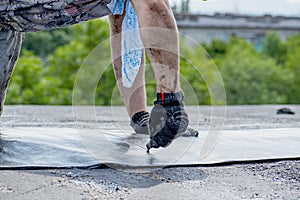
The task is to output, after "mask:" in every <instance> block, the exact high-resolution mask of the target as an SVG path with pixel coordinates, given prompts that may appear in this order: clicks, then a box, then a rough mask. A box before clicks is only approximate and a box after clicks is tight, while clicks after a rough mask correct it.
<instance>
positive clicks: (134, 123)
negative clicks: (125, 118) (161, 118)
mask: <svg viewBox="0 0 300 200" xmlns="http://www.w3.org/2000/svg"><path fill="white" fill-rule="evenodd" d="M148 125H149V113H148V112H146V111H141V112H138V113H135V114H134V115H133V116H132V118H131V122H130V126H131V127H132V128H133V130H134V131H135V132H136V133H139V134H147V135H148V134H149V132H148Z"/></svg>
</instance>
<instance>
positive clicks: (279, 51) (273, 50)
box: [262, 32, 287, 64]
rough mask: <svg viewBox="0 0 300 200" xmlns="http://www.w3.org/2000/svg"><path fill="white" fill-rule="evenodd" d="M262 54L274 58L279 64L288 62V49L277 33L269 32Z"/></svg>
mask: <svg viewBox="0 0 300 200" xmlns="http://www.w3.org/2000/svg"><path fill="white" fill-rule="evenodd" d="M262 53H263V54H264V55H266V56H269V57H271V58H274V59H275V60H276V62H277V63H278V64H283V63H284V62H285V61H286V55H287V47H286V45H285V44H284V43H283V42H282V41H281V39H280V37H279V35H278V34H277V33H275V32H269V33H268V34H267V36H266V38H265V40H264V43H263V48H262Z"/></svg>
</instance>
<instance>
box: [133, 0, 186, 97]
mask: <svg viewBox="0 0 300 200" xmlns="http://www.w3.org/2000/svg"><path fill="white" fill-rule="evenodd" d="M131 2H132V4H133V6H134V8H135V10H136V12H137V15H138V19H139V25H140V28H141V38H142V41H143V44H144V46H145V47H146V52H147V55H148V56H149V59H150V61H151V64H152V67H153V70H154V73H155V77H156V83H157V92H165V93H168V92H178V91H180V90H181V89H180V82H179V56H178V55H179V44H178V35H177V26H176V21H175V18H174V16H173V13H172V10H171V8H170V6H169V3H168V1H167V0H147V1H141V0H131ZM148 27H155V28H163V29H168V30H170V31H166V32H165V31H159V29H157V30H155V29H153V31H151V30H149V29H147V30H145V31H143V28H148ZM160 32H161V33H160ZM157 33H158V34H157ZM166 34H168V35H166ZM149 47H150V48H149ZM161 47H164V48H165V47H166V49H169V50H172V52H170V51H168V50H166V51H165V50H161V49H160V48H161Z"/></svg>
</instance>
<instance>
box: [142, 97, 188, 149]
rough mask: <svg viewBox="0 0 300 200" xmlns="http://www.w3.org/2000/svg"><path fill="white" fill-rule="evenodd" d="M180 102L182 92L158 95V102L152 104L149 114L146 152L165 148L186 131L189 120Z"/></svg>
mask: <svg viewBox="0 0 300 200" xmlns="http://www.w3.org/2000/svg"><path fill="white" fill-rule="evenodd" d="M161 95H162V96H161ZM182 100H183V93H182V92H180V93H165V94H163V93H162V94H161V93H159V94H158V100H157V101H155V102H154V107H153V109H152V111H151V114H150V120H149V133H150V142H149V143H148V144H147V148H148V150H149V149H150V148H159V147H166V146H168V145H169V144H170V143H171V142H172V141H173V140H174V139H175V138H176V137H177V136H179V135H180V134H181V133H183V132H184V131H186V129H187V127H188V124H189V120H188V115H187V113H186V112H185V109H184V105H183V102H182Z"/></svg>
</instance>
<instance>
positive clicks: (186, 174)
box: [0, 106, 300, 200]
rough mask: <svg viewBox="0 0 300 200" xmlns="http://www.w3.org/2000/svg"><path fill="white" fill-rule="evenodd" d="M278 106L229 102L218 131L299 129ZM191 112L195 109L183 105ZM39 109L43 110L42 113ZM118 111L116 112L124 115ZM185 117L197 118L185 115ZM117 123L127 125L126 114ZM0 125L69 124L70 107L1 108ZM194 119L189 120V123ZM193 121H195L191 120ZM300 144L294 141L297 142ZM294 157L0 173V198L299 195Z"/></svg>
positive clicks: (203, 125) (294, 199) (100, 111)
mask: <svg viewBox="0 0 300 200" xmlns="http://www.w3.org/2000/svg"><path fill="white" fill-rule="evenodd" d="M281 107H283V106H250V107H248V106H232V107H231V106H230V107H228V110H227V119H226V121H225V126H224V129H227V130H228V129H258V128H297V127H298V128H299V127H300V119H299V113H300V107H299V106H291V109H292V110H293V111H295V112H296V115H282V116H279V115H276V111H277V109H278V108H281ZM188 110H189V111H190V112H191V111H193V110H195V109H194V108H193V107H189V108H188ZM200 110H201V112H200V115H199V116H200V117H199V123H200V129H201V130H205V129H207V128H208V127H209V120H210V119H209V117H207V116H209V112H210V108H209V107H200ZM96 111H97V112H96V113H97V115H98V121H97V122H93V121H89V119H84V120H82V121H84V123H80V124H81V125H84V124H85V126H86V127H89V128H93V127H96V124H97V123H99V122H100V123H102V124H106V123H115V121H114V120H113V118H110V120H107V119H108V118H107V117H105V116H110V117H112V116H111V114H110V112H111V108H108V107H97V108H96ZM45 113H48V114H47V115H46V114H45ZM122 113H123V112H119V113H118V114H119V115H122V116H125V115H123V114H122ZM190 116H191V117H196V116H198V115H197V114H196V113H193V112H192V113H191V115H190ZM122 119H123V120H121V121H120V123H121V124H123V125H124V126H126V125H127V126H128V124H129V120H127V118H126V117H123V118H122ZM0 123H1V126H2V127H23V126H43V127H70V128H74V126H75V123H74V120H73V116H72V108H71V107H41V106H7V107H5V112H4V115H3V118H2V119H1V120H0ZM193 123H194V122H193ZM194 125H195V124H194ZM299 142H300V141H299ZM299 177H300V160H297V159H294V160H286V161H273V162H259V163H248V164H247V163H244V164H235V165H227V166H211V167H180V168H179V167H176V168H165V169H132V170H117V169H110V168H100V169H90V170H82V169H48V170H14V171H12V170H2V171H0V199H6V200H10V199H13V200H16V199H22V200H27V199H28V200H29V199H30V200H31V199H44V200H48V199H75V200H77V199H78V200H79V199H291V200H298V199H300V179H299Z"/></svg>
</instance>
